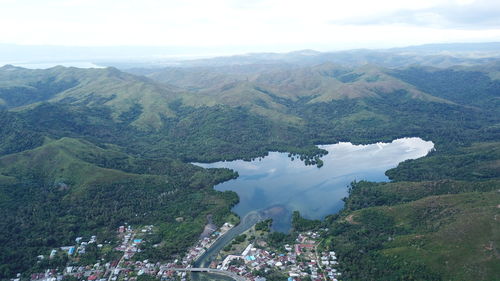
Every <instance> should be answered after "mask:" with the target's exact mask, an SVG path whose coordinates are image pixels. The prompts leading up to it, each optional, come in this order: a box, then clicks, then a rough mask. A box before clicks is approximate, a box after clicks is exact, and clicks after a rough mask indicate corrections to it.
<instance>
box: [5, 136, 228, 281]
mask: <svg viewBox="0 0 500 281" xmlns="http://www.w3.org/2000/svg"><path fill="white" fill-rule="evenodd" d="M232 177H234V174H233V173H232V172H231V171H229V170H215V169H213V170H203V169H201V168H199V167H196V166H193V165H190V164H184V163H181V162H179V161H176V160H170V159H157V160H148V159H141V158H134V157H131V156H129V155H127V154H124V153H122V152H120V151H117V150H114V149H112V148H111V149H110V148H101V147H97V146H95V145H93V144H91V143H89V142H86V141H82V140H77V139H72V138H62V139H59V140H46V143H45V144H43V145H42V146H40V147H37V148H35V149H32V150H26V151H23V152H20V153H15V154H9V155H6V156H3V157H1V158H0V210H1V212H2V214H4V219H2V221H1V222H0V224H1V227H0V228H1V235H0V240H1V242H2V245H3V246H2V252H1V254H0V264H2V266H0V275H1V276H2V278H5V277H8V276H11V275H13V274H14V273H17V272H19V271H25V270H27V269H28V268H30V267H32V266H33V265H35V264H36V256H38V255H40V254H47V251H50V249H51V248H54V247H55V248H57V247H60V246H61V245H63V244H71V243H72V241H73V239H75V237H76V236H81V235H96V234H98V235H99V236H100V237H102V238H104V239H111V240H112V239H114V231H115V229H116V227H118V226H119V225H122V224H123V223H124V222H128V223H131V224H139V225H144V224H155V225H157V226H158V227H159V228H160V229H161V230H162V231H161V235H162V236H163V238H164V239H165V243H164V244H163V246H162V249H161V250H162V251H161V252H162V253H163V256H157V257H156V258H157V259H160V258H161V259H167V258H169V257H171V255H174V254H176V253H178V251H179V250H181V249H184V248H186V247H188V246H190V245H191V244H192V243H193V242H194V241H195V240H196V239H197V238H198V235H199V233H200V232H201V231H202V230H203V226H204V225H205V223H206V216H207V215H208V214H212V215H213V217H214V219H215V220H216V222H217V223H219V224H220V223H222V222H223V221H225V220H226V219H225V217H227V216H228V215H229V214H230V213H229V210H230V206H231V205H233V204H235V202H236V201H237V197H236V195H235V194H233V193H220V192H216V191H215V190H213V189H212V186H213V185H214V184H216V183H218V182H221V181H224V180H227V179H230V178H232ZM177 217H182V218H183V223H182V225H181V224H180V223H179V222H177V221H176V220H175V218H177ZM174 234H175V235H174ZM21 249H22V250H21Z"/></svg>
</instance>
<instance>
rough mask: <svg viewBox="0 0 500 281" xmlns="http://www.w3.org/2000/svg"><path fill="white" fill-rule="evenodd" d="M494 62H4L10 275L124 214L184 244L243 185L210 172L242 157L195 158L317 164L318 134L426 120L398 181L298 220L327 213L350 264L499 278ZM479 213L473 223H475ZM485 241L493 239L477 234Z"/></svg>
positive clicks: (370, 275) (110, 228)
mask: <svg viewBox="0 0 500 281" xmlns="http://www.w3.org/2000/svg"><path fill="white" fill-rule="evenodd" d="M248 67H249V68H250V67H251V66H248ZM158 71H164V70H158ZM168 71H170V73H171V72H172V70H168ZM184 71H186V72H189V69H187V70H184ZM495 71H496V68H487V67H485V68H484V69H482V70H477V69H476V68H474V69H467V68H460V69H453V68H450V69H445V70H436V69H429V68H419V67H411V68H405V69H391V70H388V69H384V68H377V67H374V66H370V67H360V68H356V69H351V68H346V67H338V66H335V65H332V64H322V65H317V66H307V67H302V68H298V67H291V68H290V69H285V70H283V66H280V67H278V68H277V70H276V71H274V72H273V71H269V72H265V73H257V74H256V73H254V72H252V71H251V69H249V70H248V73H250V74H251V75H247V74H241V73H240V75H231V76H230V77H229V74H226V73H225V72H224V71H222V70H220V69H219V70H218V72H217V73H218V75H220V76H222V78H224V79H215V80H212V79H204V78H206V77H197V76H196V75H193V77H194V78H192V80H191V84H196V83H200V81H203V83H204V86H203V87H201V88H200V87H198V88H196V87H194V86H193V87H190V88H189V89H182V88H181V89H179V85H174V86H172V85H168V84H166V83H165V82H164V81H162V79H161V77H165V76H162V75H160V74H161V73H156V75H154V73H153V74H150V75H148V77H143V76H137V75H133V74H129V73H125V72H122V71H120V70H118V69H114V68H108V69H85V70H83V69H76V68H64V67H56V68H51V69H48V70H28V69H22V68H17V67H12V66H6V67H3V68H0V105H1V106H2V110H1V111H0V211H1V212H2V214H4V216H3V217H4V219H2V220H0V229H1V230H0V231H1V234H0V242H1V245H2V246H1V247H2V248H1V251H0V264H1V266H0V279H5V278H10V277H12V276H13V275H15V274H16V273H17V272H23V273H24V274H28V273H29V272H31V271H34V270H40V267H36V268H33V265H35V264H36V256H37V255H40V254H47V252H48V251H49V250H50V249H51V248H53V247H57V246H64V245H63V244H66V243H70V242H71V241H73V240H74V239H75V237H76V236H81V235H87V236H89V235H98V236H99V237H101V238H102V239H107V240H111V239H112V237H113V233H114V231H115V230H116V227H118V226H119V225H122V224H123V223H124V222H127V223H130V224H135V225H144V224H154V225H157V226H158V227H159V228H160V229H161V235H160V236H159V238H158V239H159V240H160V241H163V243H162V248H161V249H159V250H156V251H151V252H149V253H146V254H145V255H143V256H144V257H145V258H152V259H155V260H168V259H172V258H173V257H175V256H176V255H177V254H179V253H182V251H184V250H185V249H186V248H187V247H188V246H190V245H191V244H192V242H193V241H194V240H195V239H196V238H197V237H198V235H199V234H200V233H201V231H202V229H203V226H204V224H206V216H207V215H208V214H211V215H213V218H214V222H215V223H216V224H218V225H220V224H222V223H223V222H224V221H225V220H226V219H228V217H229V216H230V209H231V207H232V206H233V205H234V204H236V203H237V201H238V198H237V196H236V194H234V193H231V192H224V193H222V192H217V191H215V190H214V189H213V188H212V187H213V186H214V185H215V184H217V183H220V182H222V181H225V180H229V179H232V178H234V177H236V176H237V175H236V174H235V173H234V172H232V171H229V170H224V169H208V170H205V169H202V168H199V167H196V166H194V165H191V164H189V162H194V161H198V162H209V161H216V160H231V159H238V158H242V159H247V160H249V159H252V158H256V157H260V156H264V155H266V154H267V153H268V152H269V151H283V152H289V153H291V154H297V155H300V157H299V158H300V159H302V160H304V161H305V162H307V163H316V162H318V163H317V164H318V166H320V162H319V161H318V159H319V157H320V156H321V155H323V154H324V153H325V151H322V150H320V149H318V148H317V147H316V146H315V145H316V144H325V143H335V142H338V141H351V142H354V143H372V142H377V141H390V140H393V139H395V138H398V137H407V136H418V137H421V138H423V139H426V140H431V141H433V142H434V143H435V144H436V151H434V152H432V153H431V154H430V155H429V156H428V157H425V158H422V159H419V160H412V161H407V162H404V163H402V164H401V165H400V166H399V167H398V168H396V169H394V170H390V171H388V172H387V175H388V176H389V177H390V178H391V179H392V180H394V181H393V182H390V183H368V182H355V183H353V184H352V187H351V190H350V196H349V197H348V198H346V200H345V202H346V204H345V209H344V210H343V211H342V212H341V213H340V214H337V215H333V216H331V217H328V218H327V219H326V220H325V221H324V222H319V221H313V222H311V221H307V220H304V219H302V218H300V215H299V214H298V213H295V214H294V228H296V229H297V230H302V229H306V228H315V227H319V226H320V225H321V226H325V225H326V226H328V228H329V229H330V231H331V233H330V236H329V238H328V243H325V244H326V245H327V246H328V247H332V248H334V249H335V250H336V251H338V252H339V258H340V259H341V260H342V263H341V264H342V266H343V268H342V272H345V273H346V278H348V279H350V280H367V279H370V280H380V279H383V280H401V279H405V280H443V279H444V280H446V279H454V280H466V279H476V280H491V278H490V277H491V276H498V272H499V269H498V263H496V264H495V263H493V262H492V260H493V261H494V260H495V259H497V260H498V256H497V257H496V258H495V256H494V255H495V254H494V251H498V248H497V247H498V246H497V245H498V243H500V241H497V240H498V235H496V236H495V234H497V233H498V226H496V225H492V222H491V221H487V220H486V218H491V217H492V216H493V215H494V214H495V213H498V209H495V208H494V207H493V206H496V205H495V204H498V202H499V201H500V200H499V198H498V192H497V191H496V190H497V189H498V186H499V182H498V177H499V175H500V170H499V164H498V163H499V162H498V161H499V153H498V152H499V146H498V140H499V139H500V125H499V124H500V115H499V114H498V111H499V108H498V105H499V104H498V101H499V99H500V83H499V82H498V80H495V79H494V78H492V77H495V75H496V73H497V72H495ZM193 72H194V73H198V75H200V74H199V73H200V72H199V71H197V70H196V69H195V70H193ZM203 73H205V74H203V75H207V74H206V73H207V72H203ZM242 73H244V72H242ZM226 75H227V76H228V77H226ZM447 77H448V78H449V80H447V79H448V78H447ZM190 79H191V78H190ZM193 79H194V80H193ZM228 81H229V82H228ZM464 81H468V82H464ZM183 83H186V80H184V82H183ZM476 84H477V85H476ZM471 85H476V86H471ZM194 89H196V90H194ZM495 202H496V203H495ZM176 218H182V220H176ZM471 221H474V222H475V224H474V227H476V228H475V229H480V230H478V231H479V232H481V233H482V235H478V236H477V239H470V237H471V236H473V235H474V234H475V233H476V230H474V229H473V227H472V226H471V227H467V226H466V225H464V224H466V223H467V222H471ZM267 227H269V225H268V224H260V225H259V228H267ZM459 228H460V229H462V230H463V231H461V232H457V233H460V235H458V234H457V235H451V234H452V233H454V232H453V229H459ZM285 236H286V235H285ZM285 236H284V234H274V236H273V237H274V238H275V239H276V241H281V240H283V239H286V237H285ZM495 237H496V238H495ZM450 239H455V240H450ZM495 239H497V240H495ZM447 240H449V241H453V243H454V245H459V247H458V248H457V249H451V248H449V244H446V243H445V242H446V241H447ZM465 240H467V241H469V242H467V243H464V241H465ZM488 241H493V242H492V243H493V244H494V245H495V247H496V248H495V249H496V250H494V251H493V252H491V253H490V252H484V251H481V250H478V247H479V248H480V247H481V245H482V244H481V243H486V242H488ZM276 243H278V242H276ZM465 252H467V253H468V255H467V256H468V258H467V259H465V258H464V259H460V260H457V259H453V256H454V255H456V256H461V255H464V253H465ZM148 255H149V256H148ZM447 255H448V256H447ZM440 258H442V259H445V260H446V261H448V265H446V266H444V267H443V266H440V265H439V264H438V263H439V259H440ZM474 259H475V261H473V260H474ZM42 267H43V266H42ZM462 267H465V268H466V269H465V270H462V269H460V268H462ZM495 274H497V275H495ZM488 278H489V279H488Z"/></svg>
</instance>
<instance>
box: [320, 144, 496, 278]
mask: <svg viewBox="0 0 500 281" xmlns="http://www.w3.org/2000/svg"><path fill="white" fill-rule="evenodd" d="M498 147H499V143H482V144H474V145H472V146H470V147H466V148H460V150H461V151H463V152H464V151H466V152H467V153H469V154H470V155H468V154H465V155H464V154H463V153H456V154H454V153H450V155H444V154H433V155H431V156H429V157H428V158H422V159H420V160H414V161H408V162H405V163H403V164H402V165H400V166H399V167H398V168H396V169H394V170H392V171H391V173H389V174H390V175H398V179H404V180H407V179H413V180H414V178H412V177H413V175H417V173H412V174H410V175H408V174H407V173H405V172H406V171H409V170H412V169H418V167H426V170H427V171H435V172H434V173H422V174H421V175H422V178H424V179H431V180H426V181H414V182H408V181H398V182H389V183H372V182H354V183H352V185H351V189H350V194H349V197H348V198H346V200H345V201H346V204H345V209H344V210H343V211H342V212H341V213H340V214H339V215H334V216H331V217H330V218H328V219H327V220H326V225H327V226H328V227H329V228H330V235H329V237H328V238H327V240H326V244H327V245H328V246H329V247H331V248H333V249H335V251H336V252H337V253H338V255H339V259H340V260H341V261H342V262H341V263H340V265H341V270H342V272H343V273H344V276H346V277H347V278H349V280H366V279H367V278H370V279H372V278H373V279H384V280H401V279H405V280H470V279H474V280H494V279H495V278H496V276H499V274H500V266H498V263H496V262H494V261H495V260H497V259H498V258H497V257H495V255H496V254H495V252H496V251H497V250H496V249H497V247H498V245H499V243H500V240H499V239H498V238H499V236H498V233H500V228H499V226H498V224H497V223H495V221H496V217H497V216H498V214H499V209H498V202H500V193H499V192H498V187H499V186H500V178H499V175H500V174H499V173H489V174H486V175H490V176H489V177H487V178H485V177H482V179H483V180H481V181H478V180H477V177H475V176H474V175H475V171H477V170H478V169H483V167H489V168H495V166H494V165H493V166H492V162H491V158H490V157H489V155H490V152H492V151H495V150H496V149H498ZM467 156H469V157H467ZM445 159H451V160H450V161H446V160H445ZM471 159H472V160H471ZM422 162H425V164H422ZM456 167H468V168H469V170H468V173H455V172H453V171H454V169H456ZM445 171H452V172H451V173H449V172H448V173H446V172H445ZM464 171H465V170H464ZM440 172H442V174H440V177H439V178H438V179H437V180H432V179H433V177H434V176H435V175H437V174H439V173H440ZM405 177H407V178H405ZM464 178H465V179H469V180H468V181H465V180H462V179H464Z"/></svg>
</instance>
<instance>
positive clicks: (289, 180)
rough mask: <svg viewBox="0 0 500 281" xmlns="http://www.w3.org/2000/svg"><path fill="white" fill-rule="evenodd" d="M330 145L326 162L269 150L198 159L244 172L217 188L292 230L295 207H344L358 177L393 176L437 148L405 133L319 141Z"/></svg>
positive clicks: (319, 212)
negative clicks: (256, 155) (245, 156)
mask: <svg viewBox="0 0 500 281" xmlns="http://www.w3.org/2000/svg"><path fill="white" fill-rule="evenodd" d="M319 147H320V148H322V149H325V150H327V151H328V155H326V156H323V157H322V158H321V159H322V160H323V162H324V165H323V167H321V168H317V167H316V166H306V165H304V162H302V161H300V160H298V159H295V160H293V161H292V159H291V158H290V157H288V153H279V152H270V153H269V155H268V156H266V157H264V158H261V159H257V160H254V161H251V162H250V161H243V160H236V161H224V162H216V163H209V164H206V163H196V165H199V166H201V167H204V168H229V169H232V170H235V171H237V172H238V173H239V177H238V178H237V179H235V180H231V181H227V182H224V183H221V184H219V185H217V186H215V189H216V190H219V191H225V190H232V191H234V192H236V193H237V194H238V195H239V197H240V202H239V203H238V204H237V205H236V206H235V207H234V208H233V211H234V212H236V213H237V214H238V215H239V216H241V217H244V216H245V215H247V214H248V213H249V212H251V211H260V212H261V213H263V214H264V215H265V216H269V217H272V218H273V219H274V224H273V228H274V229H275V230H277V231H282V232H287V231H288V230H289V229H290V222H291V213H292V212H293V211H294V210H298V211H300V213H301V214H302V216H304V217H305V218H309V219H322V218H324V217H325V216H326V215H329V214H333V213H336V212H338V211H339V210H340V209H341V208H342V207H343V201H342V198H344V197H346V196H347V190H348V185H349V183H351V182H352V181H354V180H357V181H359V180H369V181H378V182H380V181H388V180H389V179H388V178H387V176H385V171H387V170H388V169H391V168H394V167H396V166H397V165H398V163H400V162H402V161H404V160H407V159H416V158H420V157H423V156H425V155H427V153H429V151H431V150H432V149H433V148H434V144H433V143H432V142H430V141H424V140H422V139H420V138H403V139H397V140H394V141H392V142H391V143H376V144H370V145H353V144H351V143H337V144H331V145H320V146H319Z"/></svg>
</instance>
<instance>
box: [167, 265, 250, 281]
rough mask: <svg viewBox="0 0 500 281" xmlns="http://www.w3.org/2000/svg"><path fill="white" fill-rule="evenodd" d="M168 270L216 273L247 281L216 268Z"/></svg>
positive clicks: (238, 280) (237, 280)
mask: <svg viewBox="0 0 500 281" xmlns="http://www.w3.org/2000/svg"><path fill="white" fill-rule="evenodd" d="M168 270H172V271H183V272H205V273H214V274H220V275H224V276H227V277H231V278H233V279H234V280H236V281H247V279H246V278H245V277H243V276H240V275H238V274H236V273H234V272H231V271H226V270H220V269H214V268H205V267H191V268H169V269H168Z"/></svg>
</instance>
